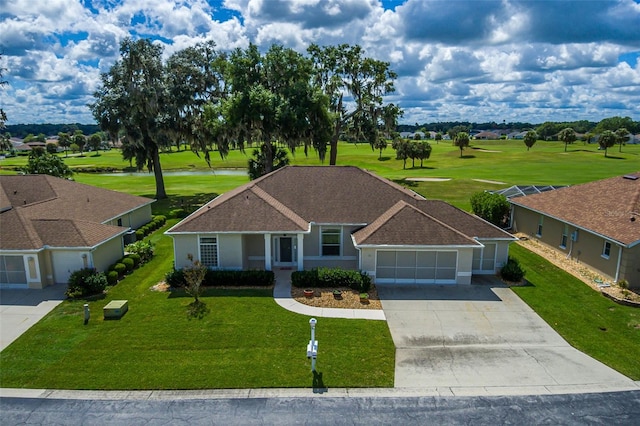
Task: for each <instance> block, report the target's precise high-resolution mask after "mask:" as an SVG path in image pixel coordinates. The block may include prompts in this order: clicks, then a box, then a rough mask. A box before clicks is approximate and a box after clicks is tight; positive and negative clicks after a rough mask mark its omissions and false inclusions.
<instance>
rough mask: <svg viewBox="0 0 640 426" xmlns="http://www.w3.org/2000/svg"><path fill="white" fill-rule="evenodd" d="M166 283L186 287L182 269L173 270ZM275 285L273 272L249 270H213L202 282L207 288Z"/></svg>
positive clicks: (167, 275) (168, 273) (175, 286)
mask: <svg viewBox="0 0 640 426" xmlns="http://www.w3.org/2000/svg"><path fill="white" fill-rule="evenodd" d="M165 281H166V283H167V284H169V285H170V286H171V287H174V288H178V287H184V286H185V284H186V282H185V280H184V272H183V270H182V269H175V268H174V269H172V270H171V271H169V272H167V274H166V275H165ZM274 283H275V275H274V273H273V271H261V270H248V271H227V270H211V269H209V270H208V271H207V274H206V275H205V277H204V281H203V282H202V285H203V286H206V287H222V286H234V287H268V286H271V285H273V284H274Z"/></svg>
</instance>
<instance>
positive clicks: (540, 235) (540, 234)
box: [536, 216, 543, 237]
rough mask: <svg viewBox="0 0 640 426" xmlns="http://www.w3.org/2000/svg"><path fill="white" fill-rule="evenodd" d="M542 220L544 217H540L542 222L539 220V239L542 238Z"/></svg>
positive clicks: (537, 232)
mask: <svg viewBox="0 0 640 426" xmlns="http://www.w3.org/2000/svg"><path fill="white" fill-rule="evenodd" d="M542 219H543V217H542V216H540V220H538V230H537V231H536V236H538V237H542Z"/></svg>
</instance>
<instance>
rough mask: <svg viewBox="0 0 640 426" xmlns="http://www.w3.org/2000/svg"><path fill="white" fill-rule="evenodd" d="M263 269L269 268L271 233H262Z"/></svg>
mask: <svg viewBox="0 0 640 426" xmlns="http://www.w3.org/2000/svg"><path fill="white" fill-rule="evenodd" d="M264 270H265V271H270V270H271V234H264Z"/></svg>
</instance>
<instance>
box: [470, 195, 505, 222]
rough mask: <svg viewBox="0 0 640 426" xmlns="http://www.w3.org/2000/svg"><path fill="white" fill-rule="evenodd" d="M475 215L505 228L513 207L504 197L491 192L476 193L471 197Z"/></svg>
mask: <svg viewBox="0 0 640 426" xmlns="http://www.w3.org/2000/svg"><path fill="white" fill-rule="evenodd" d="M470 202H471V209H472V211H473V213H474V214H475V215H477V216H480V217H481V218H482V219H484V220H486V221H487V222H490V223H492V224H494V225H496V226H504V225H505V224H506V222H507V218H508V217H509V211H510V209H511V207H510V206H509V202H508V201H507V198H506V197H505V196H504V195H501V194H494V193H491V192H484V191H483V192H476V193H475V194H473V195H472V196H471V199H470Z"/></svg>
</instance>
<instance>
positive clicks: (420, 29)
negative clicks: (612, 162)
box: [0, 0, 640, 124]
mask: <svg viewBox="0 0 640 426" xmlns="http://www.w3.org/2000/svg"><path fill="white" fill-rule="evenodd" d="M0 5H1V7H2V10H3V12H2V18H1V20H0V50H1V51H2V52H3V56H2V61H3V63H4V65H3V66H4V67H5V68H7V72H6V75H5V78H6V79H7V80H9V82H10V86H9V87H8V88H6V90H3V91H2V92H0V95H1V96H2V100H1V104H2V107H3V109H4V110H5V111H6V112H7V113H8V115H9V120H10V121H9V124H12V123H17V122H40V121H79V122H92V121H93V118H92V116H91V114H90V112H89V110H88V108H87V107H86V106H85V104H86V103H87V102H90V101H91V100H92V96H91V94H92V93H93V91H94V90H95V89H96V88H97V87H98V84H99V74H100V72H104V71H106V70H108V68H109V67H110V66H111V65H112V64H113V63H114V62H115V60H116V59H117V57H118V52H119V45H120V42H121V41H122V39H124V38H125V37H127V36H132V37H134V38H137V37H152V38H154V39H156V40H157V42H158V43H160V44H162V45H163V46H164V48H165V50H164V56H165V57H168V56H169V55H171V54H172V53H174V52H176V51H178V50H180V49H183V48H185V47H188V46H191V45H193V44H195V43H197V42H201V41H206V40H214V41H215V42H216V44H217V48H218V49H219V50H223V51H224V50H231V49H234V48H236V47H246V46H247V45H248V44H249V42H253V43H256V44H258V45H259V46H260V48H261V49H263V50H266V49H267V48H268V47H269V45H270V44H272V43H278V44H283V45H284V46H287V47H292V48H294V49H296V50H298V51H300V52H304V51H305V50H306V47H307V46H308V44H310V43H318V44H321V45H323V44H339V43H349V44H360V45H361V46H362V47H363V49H364V51H365V53H366V54H367V55H369V56H372V57H374V58H376V59H380V60H385V61H389V62H390V63H391V67H392V69H393V70H394V71H396V72H397V73H398V75H399V78H398V80H397V81H396V92H395V93H393V94H391V95H390V96H389V97H388V100H389V101H391V102H394V103H397V104H399V105H400V106H401V107H403V108H405V116H404V118H403V121H404V122H409V123H414V122H424V121H436V120H443V121H451V120H467V121H476V122H479V121H491V120H495V121H502V120H503V119H506V120H510V119H512V120H518V121H530V122H534V123H535V122H542V121H546V120H560V119H567V120H572V119H591V120H595V121H598V120H600V119H602V118H604V117H606V116H610V115H612V114H613V115H628V116H632V117H634V119H636V120H638V119H640V117H638V113H639V110H638V105H640V60H636V62H635V64H633V65H629V64H627V63H626V62H620V59H619V58H620V57H621V56H623V55H625V54H629V53H631V52H638V51H639V49H640V35H638V34H639V33H638V30H637V29H638V28H640V4H639V3H638V2H637V1H634V0H615V1H588V2H587V1H585V2H580V3H579V7H577V4H576V2H572V1H556V0H550V1H545V2H539V1H527V0H501V1H472V0H468V1H462V0H461V1H442V0H406V1H405V3H404V4H402V5H399V6H397V7H396V8H395V10H384V9H383V8H382V7H381V3H380V2H379V1H378V0H224V1H223V0H92V1H90V2H85V1H80V0H46V1H45V0H43V1H36V2H33V1H32V0H12V1H7V0H0ZM85 5H88V6H85ZM630 62H631V61H630Z"/></svg>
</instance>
